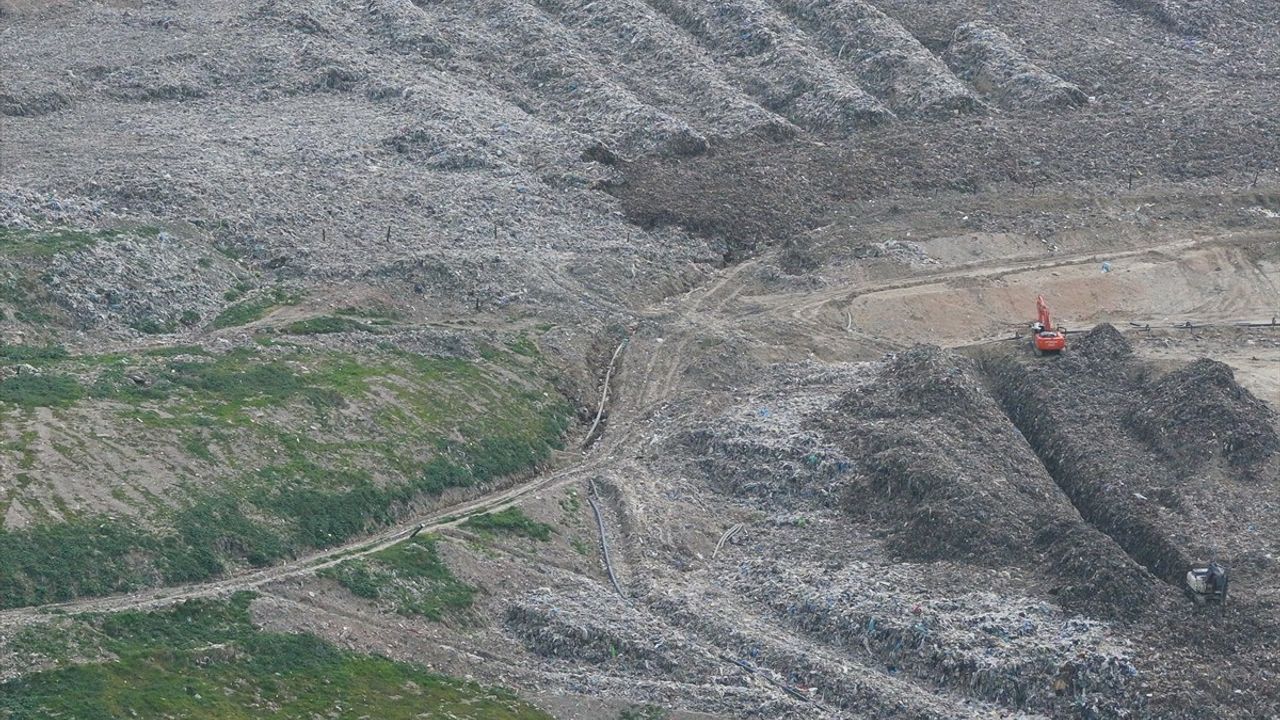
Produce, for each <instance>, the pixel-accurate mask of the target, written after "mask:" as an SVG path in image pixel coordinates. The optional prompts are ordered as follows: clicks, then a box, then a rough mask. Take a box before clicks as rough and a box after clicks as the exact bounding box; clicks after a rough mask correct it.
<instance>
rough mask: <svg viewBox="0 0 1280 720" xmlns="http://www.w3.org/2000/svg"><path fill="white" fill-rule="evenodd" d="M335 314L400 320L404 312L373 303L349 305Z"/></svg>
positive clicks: (363, 318)
mask: <svg viewBox="0 0 1280 720" xmlns="http://www.w3.org/2000/svg"><path fill="white" fill-rule="evenodd" d="M334 314H335V315H343V316H345V317H353V318H360V319H362V320H400V319H402V318H403V317H404V314H403V313H401V312H400V311H399V310H397V309H395V308H393V307H390V306H388V305H383V304H381V303H375V304H373V305H348V306H347V307H343V308H338V309H337V310H335V311H334Z"/></svg>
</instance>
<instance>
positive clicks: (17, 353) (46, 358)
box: [0, 344, 67, 365]
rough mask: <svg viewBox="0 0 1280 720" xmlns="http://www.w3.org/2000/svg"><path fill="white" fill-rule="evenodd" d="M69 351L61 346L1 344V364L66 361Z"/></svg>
mask: <svg viewBox="0 0 1280 720" xmlns="http://www.w3.org/2000/svg"><path fill="white" fill-rule="evenodd" d="M66 358H67V349H66V348H64V347H62V346H61V345H4V344H0V364H3V363H26V364H28V365H38V364H41V363H47V362H52V361H55V360H65V359H66Z"/></svg>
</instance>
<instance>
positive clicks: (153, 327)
mask: <svg viewBox="0 0 1280 720" xmlns="http://www.w3.org/2000/svg"><path fill="white" fill-rule="evenodd" d="M129 327H130V328H132V329H134V330H137V331H138V332H140V333H143V334H145V335H167V334H169V333H171V332H173V331H174V330H177V329H178V322H177V321H176V320H172V319H170V320H158V319H156V318H152V317H148V318H140V319H138V320H134V321H133V322H131V323H129Z"/></svg>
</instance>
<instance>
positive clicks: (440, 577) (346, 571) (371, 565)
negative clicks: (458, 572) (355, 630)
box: [320, 535, 476, 621]
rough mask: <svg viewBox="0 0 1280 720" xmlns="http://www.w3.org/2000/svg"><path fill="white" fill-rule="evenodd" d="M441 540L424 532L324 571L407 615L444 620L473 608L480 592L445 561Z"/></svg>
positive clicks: (327, 574)
mask: <svg viewBox="0 0 1280 720" xmlns="http://www.w3.org/2000/svg"><path fill="white" fill-rule="evenodd" d="M437 542H438V541H437V540H436V538H434V537H432V536H430V535H422V536H418V537H415V538H412V539H410V540H406V541H404V542H402V543H399V544H397V545H393V546H392V547H389V548H387V549H386V550H381V551H379V552H376V553H373V554H372V555H369V556H368V557H364V558H358V559H352V560H346V561H343V562H342V563H339V564H338V565H335V566H334V567H331V568H326V569H325V570H322V571H321V572H320V574H321V575H322V576H324V577H330V578H333V579H335V580H337V581H338V582H339V583H340V584H341V585H342V586H343V587H345V588H346V589H347V590H350V591H351V593H352V594H354V595H356V596H358V597H362V598H365V599H367V600H376V601H380V602H382V603H385V604H387V605H389V606H390V607H391V608H392V609H394V610H395V611H396V612H398V613H400V614H402V615H422V616H423V617H426V618H429V619H431V620H437V621H438V620H443V619H444V618H445V616H446V615H449V614H456V613H459V612H462V611H464V610H466V609H467V608H469V607H471V600H472V597H473V596H474V595H475V593H476V590H475V588H473V587H471V586H469V585H467V584H466V583H464V582H462V581H460V580H458V578H456V577H454V575H453V573H452V572H450V570H449V567H448V566H447V565H445V563H444V561H443V560H441V559H440V553H439V552H438V550H437V547H436V544H437Z"/></svg>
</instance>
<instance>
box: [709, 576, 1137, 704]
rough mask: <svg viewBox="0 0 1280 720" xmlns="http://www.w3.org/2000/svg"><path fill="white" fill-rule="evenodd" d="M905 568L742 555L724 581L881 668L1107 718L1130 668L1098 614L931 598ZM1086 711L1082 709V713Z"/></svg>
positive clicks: (1127, 698) (1002, 700) (1014, 601)
mask: <svg viewBox="0 0 1280 720" xmlns="http://www.w3.org/2000/svg"><path fill="white" fill-rule="evenodd" d="M929 574H930V573H929V572H928V571H927V570H925V569H923V568H922V569H918V570H917V569H915V568H914V566H909V565H892V566H887V565H880V564H870V563H862V562H851V563H848V564H846V565H845V566H844V567H842V568H840V569H839V570H838V571H834V572H833V571H832V570H830V569H829V568H828V567H825V566H818V565H813V564H809V563H800V562H795V563H788V564H786V565H785V566H784V565H780V564H778V563H775V562H771V561H768V560H751V561H747V562H744V563H742V564H741V565H740V566H739V568H738V575H737V577H736V579H735V580H734V581H733V583H732V589H733V590H734V591H735V592H736V593H738V594H740V595H741V596H743V597H749V598H751V599H752V600H754V601H756V602H758V603H760V604H762V605H764V606H766V607H769V608H770V609H771V610H772V612H773V614H774V616H775V617H777V618H778V619H779V620H780V621H781V622H783V623H784V624H785V625H788V626H791V627H794V628H796V629H798V630H800V631H802V632H804V633H806V634H808V635H810V636H815V637H821V638H823V640H824V641H825V642H827V643H832V644H835V645H840V646H845V647H846V648H849V649H857V650H858V651H859V653H860V654H861V653H865V654H866V655H868V656H869V657H870V658H871V662H873V663H875V664H878V665H880V666H882V667H887V668H889V669H890V671H891V673H893V674H896V675H899V676H904V677H910V678H915V679H917V680H920V681H923V682H925V683H927V684H930V685H934V686H940V687H945V688H948V689H950V690H952V691H953V692H958V693H961V694H963V695H965V696H968V697H971V698H974V699H976V700H981V701H986V702H993V703H998V704H1000V705H1003V706H1005V707H1014V708H1019V709H1023V710H1040V711H1046V712H1047V713H1049V714H1050V715H1052V716H1054V717H1062V716H1066V715H1068V714H1069V715H1071V716H1083V717H1104V716H1112V717H1114V716H1116V713H1117V712H1119V711H1120V710H1121V708H1122V707H1124V706H1125V705H1129V706H1130V707H1132V705H1130V703H1133V702H1135V701H1136V698H1133V697H1132V696H1131V695H1130V693H1131V692H1132V691H1133V690H1134V688H1132V687H1131V682H1132V680H1133V678H1134V677H1135V676H1136V675H1137V674H1138V673H1137V669H1136V668H1135V667H1134V665H1133V662H1132V661H1131V659H1130V658H1129V657H1127V655H1126V654H1125V652H1124V651H1123V649H1122V648H1117V647H1113V646H1110V645H1109V644H1108V642H1107V640H1106V638H1107V632H1106V629H1107V626H1106V625H1105V624H1104V623H1099V622H1095V621H1090V620H1085V619H1083V618H1080V617H1073V616H1069V615H1066V614H1064V613H1063V612H1062V611H1061V610H1060V609H1058V608H1055V607H1054V606H1052V605H1051V604H1049V603H1045V602H1038V601H1035V600H1030V599H1027V598H1023V597H1007V596H1004V595H1002V594H999V593H994V592H989V591H985V590H984V589H983V588H982V587H975V588H974V590H973V591H972V592H967V593H962V594H958V595H953V596H949V597H939V594H938V593H937V592H936V590H935V589H934V588H932V587H930V583H929V581H928V579H927V578H926V576H927V575H929ZM1090 713H1093V714H1092V715H1091V714H1090Z"/></svg>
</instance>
